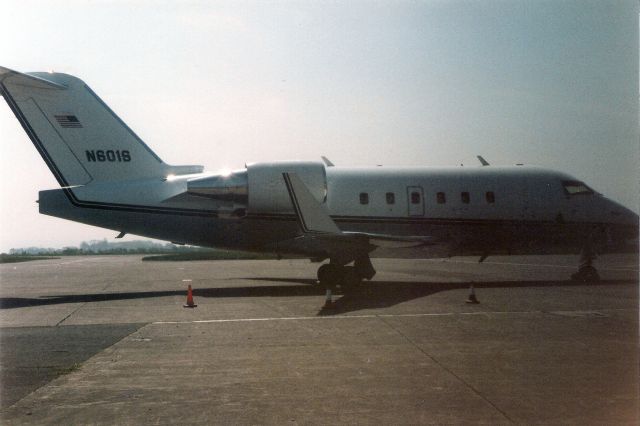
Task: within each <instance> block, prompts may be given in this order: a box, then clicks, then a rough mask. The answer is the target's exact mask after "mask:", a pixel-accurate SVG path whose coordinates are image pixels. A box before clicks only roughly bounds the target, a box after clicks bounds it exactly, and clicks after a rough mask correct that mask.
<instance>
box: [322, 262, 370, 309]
mask: <svg viewBox="0 0 640 426" xmlns="http://www.w3.org/2000/svg"><path fill="white" fill-rule="evenodd" d="M346 263H349V262H346ZM346 263H345V262H338V261H336V260H335V259H331V260H330V262H329V263H326V264H324V265H322V266H320V268H319V269H318V281H319V283H320V285H322V286H323V287H324V288H325V289H326V292H327V293H326V297H327V300H326V304H325V307H327V306H330V305H331V303H332V301H331V292H332V291H334V290H335V289H336V287H338V286H339V287H340V288H341V289H342V290H343V291H344V290H347V289H350V288H354V287H356V286H358V285H360V283H362V280H363V279H367V280H370V279H371V278H373V276H374V275H375V274H376V270H375V269H373V265H372V264H371V260H370V259H369V256H363V257H359V258H356V259H355V261H354V263H353V266H346Z"/></svg>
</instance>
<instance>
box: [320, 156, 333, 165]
mask: <svg viewBox="0 0 640 426" xmlns="http://www.w3.org/2000/svg"><path fill="white" fill-rule="evenodd" d="M320 158H322V161H324V164H325V165H326V166H327V167H334V166H335V164H333V163H332V162H331V160H329V159H328V158H327V157H325V156H324V155H321V156H320Z"/></svg>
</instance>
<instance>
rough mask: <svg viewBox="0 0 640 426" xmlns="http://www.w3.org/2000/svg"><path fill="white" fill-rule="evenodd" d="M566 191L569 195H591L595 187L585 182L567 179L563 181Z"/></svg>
mask: <svg viewBox="0 0 640 426" xmlns="http://www.w3.org/2000/svg"><path fill="white" fill-rule="evenodd" d="M562 186H563V187H564V191H565V192H566V193H567V195H585V194H586V195H590V194H593V189H591V188H589V187H588V186H587V185H585V183H584V182H580V181H577V180H565V181H563V182H562Z"/></svg>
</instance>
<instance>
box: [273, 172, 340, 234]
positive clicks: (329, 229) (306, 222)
mask: <svg viewBox="0 0 640 426" xmlns="http://www.w3.org/2000/svg"><path fill="white" fill-rule="evenodd" d="M282 177H283V178H284V183H285V185H287V191H289V197H290V198H291V204H293V209H294V211H295V213H296V217H297V219H298V223H299V224H300V228H302V232H304V233H305V234H306V233H323V234H327V233H329V234H340V233H341V231H340V228H338V225H336V223H335V222H334V221H333V219H331V217H330V216H329V213H328V212H327V209H326V207H325V206H324V205H323V204H321V203H319V202H318V201H317V200H316V199H315V198H314V197H313V195H311V192H309V189H307V187H306V185H305V184H304V182H302V180H300V178H299V177H298V175H296V174H295V173H282Z"/></svg>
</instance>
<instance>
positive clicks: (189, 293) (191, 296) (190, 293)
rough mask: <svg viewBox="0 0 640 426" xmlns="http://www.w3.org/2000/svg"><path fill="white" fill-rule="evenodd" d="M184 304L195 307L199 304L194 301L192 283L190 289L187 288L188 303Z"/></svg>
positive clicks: (185, 306) (186, 306) (187, 306)
mask: <svg viewBox="0 0 640 426" xmlns="http://www.w3.org/2000/svg"><path fill="white" fill-rule="evenodd" d="M182 306H183V307H184V308H195V307H196V306H198V305H196V304H195V303H193V292H192V290H191V284H189V289H188V290H187V304H186V305H182Z"/></svg>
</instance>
